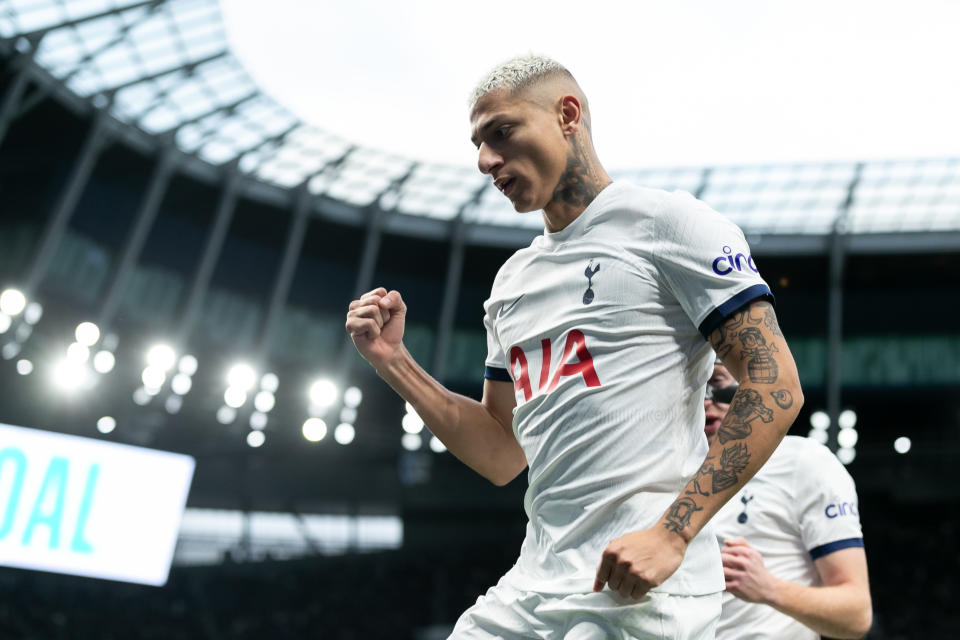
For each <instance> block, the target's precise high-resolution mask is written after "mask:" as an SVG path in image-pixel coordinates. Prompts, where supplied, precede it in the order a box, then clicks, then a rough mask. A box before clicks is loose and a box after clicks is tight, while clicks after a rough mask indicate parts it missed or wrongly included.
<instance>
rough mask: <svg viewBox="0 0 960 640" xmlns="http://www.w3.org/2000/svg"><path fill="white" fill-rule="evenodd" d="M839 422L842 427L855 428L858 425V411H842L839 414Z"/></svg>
mask: <svg viewBox="0 0 960 640" xmlns="http://www.w3.org/2000/svg"><path fill="white" fill-rule="evenodd" d="M837 424H838V425H840V428H841V429H853V428H854V427H855V426H857V413H856V412H855V411H852V410H850V409H847V410H845V411H841V412H840V415H839V416H837Z"/></svg>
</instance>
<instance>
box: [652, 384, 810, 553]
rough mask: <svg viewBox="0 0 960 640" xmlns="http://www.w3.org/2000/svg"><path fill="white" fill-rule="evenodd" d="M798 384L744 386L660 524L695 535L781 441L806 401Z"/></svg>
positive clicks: (684, 534)
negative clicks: (786, 399) (777, 398)
mask: <svg viewBox="0 0 960 640" xmlns="http://www.w3.org/2000/svg"><path fill="white" fill-rule="evenodd" d="M799 389H800V388H799V383H796V382H794V383H790V384H787V385H783V386H777V387H774V385H757V384H751V383H747V384H744V385H743V386H741V388H740V389H739V390H738V391H737V394H736V395H735V396H734V398H733V401H732V403H731V408H730V411H729V412H728V413H727V415H726V417H725V418H724V419H723V422H722V423H721V425H720V427H719V429H718V430H717V437H716V439H715V440H714V441H713V443H712V444H711V445H710V449H709V451H708V452H707V457H706V458H705V459H704V462H703V464H702V465H701V466H700V469H699V470H698V471H697V473H696V474H695V475H694V477H693V478H692V479H691V480H690V482H689V483H688V484H687V486H686V487H684V490H683V491H682V492H681V493H680V495H679V496H678V497H677V499H676V500H675V501H674V503H673V504H672V505H671V506H670V508H669V509H668V510H667V512H666V513H664V514H663V516H662V517H661V519H660V524H661V525H662V526H664V527H666V528H667V529H668V530H670V531H674V532H676V533H678V534H679V535H680V536H681V537H682V538H683V539H684V540H686V541H687V542H689V541H690V540H691V539H692V538H693V537H694V536H695V535H697V533H698V532H699V531H700V530H701V529H702V528H703V526H704V525H705V524H706V523H707V522H708V521H709V520H710V518H712V517H713V515H714V514H715V513H716V512H717V511H719V510H720V507H722V506H723V505H724V504H725V503H726V502H727V500H729V499H730V498H731V497H732V496H733V495H735V494H736V493H737V491H739V490H740V488H741V487H743V485H745V484H746V483H747V481H748V480H749V479H750V478H752V477H753V475H754V474H755V473H756V472H757V470H758V469H759V468H760V467H761V466H763V463H764V462H766V461H767V459H768V458H769V457H770V455H771V454H772V453H773V451H774V450H775V449H776V448H777V445H779V444H780V441H781V440H782V439H783V437H784V435H786V433H787V431H788V430H789V429H790V425H792V424H793V421H794V419H795V418H796V416H797V413H798V412H799V411H800V406H801V405H802V403H803V400H802V394H801V393H800V390H799ZM784 392H785V394H786V395H784ZM764 396H766V397H767V398H768V399H769V398H771V397H780V398H784V397H789V398H790V402H780V401H777V402H774V401H772V400H766V401H765V400H764V399H763V398H764Z"/></svg>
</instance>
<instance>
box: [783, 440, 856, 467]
mask: <svg viewBox="0 0 960 640" xmlns="http://www.w3.org/2000/svg"><path fill="white" fill-rule="evenodd" d="M774 458H776V460H778V461H780V462H781V463H784V464H789V465H791V466H793V467H794V468H796V469H798V470H802V471H803V472H804V473H813V474H815V473H817V471H827V470H832V471H837V472H842V473H844V474H846V473H847V471H846V468H845V467H844V466H843V464H842V463H841V462H840V460H838V459H837V456H836V455H834V453H833V452H832V451H830V449H828V448H827V447H825V446H824V445H822V444H820V443H819V442H817V441H816V440H814V439H813V438H805V437H802V436H786V437H785V438H784V439H783V440H782V441H781V442H780V445H779V446H777V449H776V451H775V452H774V455H772V456H771V460H773V459H774Z"/></svg>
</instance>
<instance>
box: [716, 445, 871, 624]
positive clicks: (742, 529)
mask: <svg viewBox="0 0 960 640" xmlns="http://www.w3.org/2000/svg"><path fill="white" fill-rule="evenodd" d="M713 524H714V530H715V531H716V533H717V537H718V539H719V541H720V543H721V544H722V543H723V541H724V540H727V539H729V538H736V537H741V538H745V539H746V540H747V542H749V543H750V544H751V545H752V546H753V547H754V548H756V550H757V551H759V552H760V555H762V556H763V563H764V565H765V566H766V567H767V569H768V570H769V571H770V573H771V574H773V575H774V576H776V577H778V578H781V579H783V580H789V581H790V582H794V583H796V584H802V585H806V586H813V585H819V584H821V582H820V577H819V574H818V573H817V568H816V566H815V565H814V564H813V561H814V560H815V559H816V558H820V557H822V556H825V555H827V554H829V553H832V552H834V551H837V550H839V549H846V548H849V547H862V546H863V533H862V532H861V529H860V515H859V512H858V507H857V490H856V487H855V486H854V483H853V478H851V477H850V474H849V473H847V470H846V469H845V468H844V466H843V465H842V464H840V461H839V460H837V457H836V456H835V455H833V454H832V453H831V452H830V450H829V449H827V448H826V447H825V446H823V445H822V444H820V443H818V442H815V441H813V440H811V439H809V438H801V437H797V436H787V437H786V438H784V439H783V442H781V443H780V446H779V447H777V449H776V451H774V452H773V455H772V456H770V459H769V460H768V461H767V462H766V464H764V465H763V466H762V467H761V468H760V470H759V471H758V472H757V474H756V475H755V476H754V477H753V478H751V479H750V481H749V482H748V483H747V484H746V485H744V487H743V488H742V489H741V490H740V492H739V493H738V494H737V495H736V496H734V497H733V498H731V499H730V501H729V502H727V504H725V505H724V506H723V509H721V510H720V512H719V513H717V515H716V516H715V517H714V518H713ZM819 637H820V635H819V634H817V633H816V632H815V631H813V630H812V629H810V628H808V627H806V626H804V625H803V624H801V623H800V622H797V621H796V620H794V619H793V618H791V617H790V616H788V615H785V614H782V613H780V612H779V611H777V610H776V609H774V608H773V607H769V606H767V605H764V604H755V603H750V602H744V601H743V600H740V599H739V598H736V597H735V596H733V595H732V594H730V593H724V594H723V614H722V615H721V617H720V624H719V626H718V628H717V638H720V639H725V638H730V639H731V640H732V639H734V638H736V639H737V640H741V639H743V640H747V639H751V638H754V639H759V638H776V639H777V640H780V639H781V638H782V639H783V640H815V639H816V638H819Z"/></svg>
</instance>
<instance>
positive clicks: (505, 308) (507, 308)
mask: <svg viewBox="0 0 960 640" xmlns="http://www.w3.org/2000/svg"><path fill="white" fill-rule="evenodd" d="M525 295H527V294H525V293H521V294H520V297H518V298H517V299H516V300H514V301H513V302H511V303H510V304H508V305H506V306H503V307H500V311H499V312H498V313H497V319H498V320H499V319H500V318H502V317H503V316H504V314H506V313H507V312H508V311H510V310H511V309H513V308H514V307H515V306H516V305H517V303H518V302H520V300H521V299H522V298H523V296H525Z"/></svg>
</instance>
